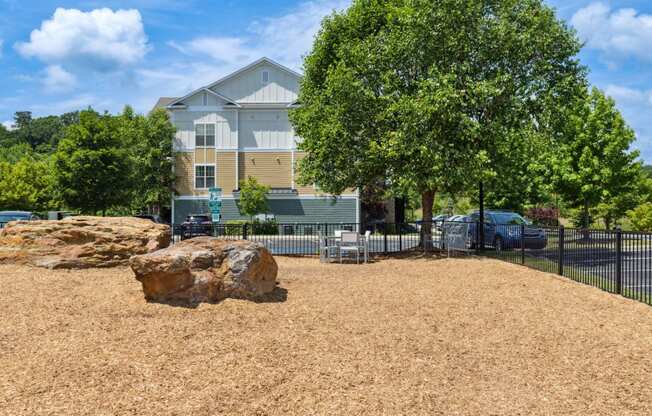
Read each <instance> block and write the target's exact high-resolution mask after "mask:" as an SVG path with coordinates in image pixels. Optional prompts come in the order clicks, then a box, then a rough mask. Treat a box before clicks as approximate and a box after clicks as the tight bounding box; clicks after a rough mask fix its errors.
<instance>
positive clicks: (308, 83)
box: [291, 0, 584, 223]
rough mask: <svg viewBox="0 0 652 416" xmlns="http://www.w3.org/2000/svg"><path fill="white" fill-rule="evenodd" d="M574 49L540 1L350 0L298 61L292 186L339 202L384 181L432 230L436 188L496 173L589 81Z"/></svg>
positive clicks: (457, 186)
mask: <svg viewBox="0 0 652 416" xmlns="http://www.w3.org/2000/svg"><path fill="white" fill-rule="evenodd" d="M579 49H580V44H579V42H578V40H577V39H576V37H575V35H574V33H573V32H572V31H571V30H569V29H568V28H567V27H566V26H565V24H564V23H562V22H560V21H559V20H558V19H557V18H556V16H555V14H554V11H553V10H552V9H551V8H549V7H547V6H545V5H544V4H543V3H542V1H540V0H387V1H370V0H355V1H354V2H353V4H352V6H351V7H350V8H349V9H348V10H346V11H344V12H342V13H334V14H333V15H331V16H330V17H328V18H326V19H325V20H324V21H323V22H322V27H321V30H320V32H319V34H318V35H317V37H316V40H315V43H314V45H313V48H312V51H311V52H310V53H309V54H308V56H307V57H306V59H305V62H304V69H305V76H304V78H303V80H302V84H301V92H300V96H299V102H300V103H301V106H300V107H299V108H298V109H296V110H293V111H292V113H291V120H292V123H293V125H294V127H295V130H296V132H297V135H298V136H300V137H302V138H303V141H302V142H301V143H300V145H299V147H300V149H302V150H305V151H307V152H308V155H307V156H306V157H305V158H304V159H302V160H301V162H300V164H299V171H300V176H299V181H300V182H302V183H304V184H308V183H315V184H316V185H317V186H318V187H319V188H320V189H322V190H324V191H326V192H329V193H333V194H339V193H341V192H342V191H344V189H346V188H348V187H352V186H353V187H360V188H362V187H364V186H366V185H367V184H369V183H374V181H377V180H378V179H381V180H383V181H385V182H386V183H387V184H389V185H390V186H391V188H392V189H394V190H395V191H396V192H398V193H405V192H406V191H408V190H413V191H416V192H418V193H419V194H421V195H422V202H423V208H424V209H423V220H424V222H426V223H429V222H430V220H431V214H432V212H431V207H432V201H433V198H434V194H435V192H438V191H446V192H451V193H458V192H459V191H460V190H464V189H467V188H468V187H469V186H470V185H471V184H472V183H474V182H475V181H477V180H478V179H480V178H483V177H485V176H488V175H489V176H490V175H492V174H495V168H496V166H499V165H500V164H501V162H502V160H499V159H496V158H495V157H496V156H497V155H498V156H499V155H500V154H501V153H500V152H494V151H493V150H495V149H496V147H497V146H498V145H499V144H500V145H502V146H505V143H504V140H506V139H514V140H518V141H520V140H524V139H527V136H523V135H520V134H515V132H518V131H522V130H523V129H530V130H532V131H537V132H538V134H546V131H547V130H548V129H550V128H551V127H552V125H553V124H554V123H555V122H556V120H555V119H554V116H553V115H554V114H556V113H555V112H553V111H546V110H548V109H551V108H553V107H559V106H562V105H563V103H564V102H565V99H566V98H567V97H569V96H572V95H573V94H575V92H576V91H577V85H579V84H583V83H584V69H583V68H582V67H581V66H580V65H579V63H578V61H577V58H576V55H577V53H578V51H579ZM492 157H494V158H493V159H492Z"/></svg>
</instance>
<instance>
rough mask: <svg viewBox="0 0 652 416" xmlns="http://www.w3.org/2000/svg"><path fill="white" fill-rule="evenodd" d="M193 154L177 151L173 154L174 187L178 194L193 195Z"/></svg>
mask: <svg viewBox="0 0 652 416" xmlns="http://www.w3.org/2000/svg"><path fill="white" fill-rule="evenodd" d="M193 169H194V154H193V153H177V154H176V155H175V164H174V175H175V176H176V182H175V185H174V188H175V189H176V191H177V193H178V194H179V195H194V192H195V191H194V190H195V184H194V183H193V180H194V176H195V174H194V172H193Z"/></svg>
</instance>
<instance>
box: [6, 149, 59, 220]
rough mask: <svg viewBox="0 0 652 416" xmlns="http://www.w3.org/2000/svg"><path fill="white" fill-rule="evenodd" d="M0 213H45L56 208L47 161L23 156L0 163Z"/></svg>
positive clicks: (49, 167)
mask: <svg viewBox="0 0 652 416" xmlns="http://www.w3.org/2000/svg"><path fill="white" fill-rule="evenodd" d="M0 189H1V190H2V192H0V209H2V210H16V209H19V210H26V211H46V210H48V209H50V208H54V207H55V202H54V201H55V197H54V186H53V180H52V175H51V166H50V162H49V160H48V159H35V158H33V157H32V156H30V155H27V156H25V155H23V157H21V158H20V159H19V160H16V161H13V162H8V161H4V160H0Z"/></svg>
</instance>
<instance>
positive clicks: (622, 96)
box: [604, 84, 652, 105]
mask: <svg viewBox="0 0 652 416" xmlns="http://www.w3.org/2000/svg"><path fill="white" fill-rule="evenodd" d="M604 91H605V94H607V95H608V96H610V97H611V98H613V99H614V100H616V102H617V103H620V104H636V105H641V104H652V92H651V91H643V90H639V89H635V88H629V87H623V86H620V85H614V84H610V85H607V87H606V88H605V90H604Z"/></svg>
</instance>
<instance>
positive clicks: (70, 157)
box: [54, 110, 132, 213]
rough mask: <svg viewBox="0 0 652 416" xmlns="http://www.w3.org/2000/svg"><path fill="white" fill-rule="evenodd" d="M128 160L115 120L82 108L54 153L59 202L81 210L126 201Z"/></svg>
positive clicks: (111, 205)
mask: <svg viewBox="0 0 652 416" xmlns="http://www.w3.org/2000/svg"><path fill="white" fill-rule="evenodd" d="M129 162H130V161H129V153H128V151H127V149H126V148H125V147H124V146H123V142H122V141H121V137H120V136H119V135H118V130H117V127H116V119H115V118H114V117H112V116H110V115H108V114H103V115H101V114H98V113H97V112H95V111H93V110H85V111H82V112H81V114H80V116H79V124H73V125H72V126H70V127H69V128H68V129H67V130H66V133H65V136H64V138H63V139H62V140H61V142H60V143H59V147H58V149H57V152H56V154H55V155H54V166H55V171H54V172H55V176H56V180H57V183H58V185H59V188H60V191H61V197H62V199H63V201H64V202H65V203H66V205H67V206H69V207H71V208H74V209H79V210H80V211H82V212H84V213H97V212H99V211H104V210H106V209H107V208H111V207H113V206H116V205H125V204H127V201H128V196H129V192H128V191H129V189H130V185H131V182H130V173H131V168H132V166H131V164H130V163H129Z"/></svg>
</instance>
